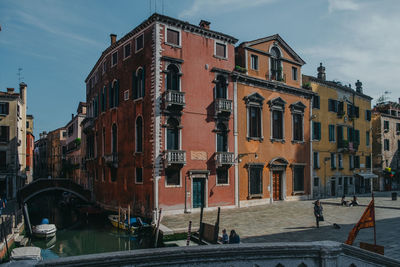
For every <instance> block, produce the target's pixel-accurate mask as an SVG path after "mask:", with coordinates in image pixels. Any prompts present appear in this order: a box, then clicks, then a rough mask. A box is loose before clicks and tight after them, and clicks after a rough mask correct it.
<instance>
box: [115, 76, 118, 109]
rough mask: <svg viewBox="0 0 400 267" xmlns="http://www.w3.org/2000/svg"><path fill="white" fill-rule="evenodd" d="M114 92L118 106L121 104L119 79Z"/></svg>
mask: <svg viewBox="0 0 400 267" xmlns="http://www.w3.org/2000/svg"><path fill="white" fill-rule="evenodd" d="M114 92H115V106H116V107H118V106H119V80H117V83H116V85H115V89H114Z"/></svg>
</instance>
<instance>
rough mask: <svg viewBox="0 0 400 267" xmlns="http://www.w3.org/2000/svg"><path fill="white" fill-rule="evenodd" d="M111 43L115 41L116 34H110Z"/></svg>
mask: <svg viewBox="0 0 400 267" xmlns="http://www.w3.org/2000/svg"><path fill="white" fill-rule="evenodd" d="M110 39H111V44H114V43H115V42H116V41H117V35H116V34H114V33H112V34H110Z"/></svg>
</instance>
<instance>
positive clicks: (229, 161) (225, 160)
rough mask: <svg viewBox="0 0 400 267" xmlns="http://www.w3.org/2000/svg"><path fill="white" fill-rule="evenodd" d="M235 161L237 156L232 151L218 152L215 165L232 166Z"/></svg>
mask: <svg viewBox="0 0 400 267" xmlns="http://www.w3.org/2000/svg"><path fill="white" fill-rule="evenodd" d="M234 163H235V156H234V154H233V153H232V152H216V153H215V165H216V166H217V168H218V167H224V166H231V165H233V164H234Z"/></svg>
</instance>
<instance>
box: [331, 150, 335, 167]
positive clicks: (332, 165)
mask: <svg viewBox="0 0 400 267" xmlns="http://www.w3.org/2000/svg"><path fill="white" fill-rule="evenodd" d="M331 169H336V154H335V153H331Z"/></svg>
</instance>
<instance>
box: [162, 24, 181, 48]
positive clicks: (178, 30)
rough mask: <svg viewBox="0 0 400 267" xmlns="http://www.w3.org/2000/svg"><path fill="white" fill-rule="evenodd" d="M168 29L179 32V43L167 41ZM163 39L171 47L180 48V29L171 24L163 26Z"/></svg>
mask: <svg viewBox="0 0 400 267" xmlns="http://www.w3.org/2000/svg"><path fill="white" fill-rule="evenodd" d="M168 30H172V31H176V32H178V33H179V44H177V45H176V44H173V43H169V42H168V41H167V40H168V38H167V37H168ZM164 40H165V42H164V43H165V44H166V45H169V46H172V47H177V48H182V31H181V30H180V29H179V28H176V27H172V26H165V32H164Z"/></svg>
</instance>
